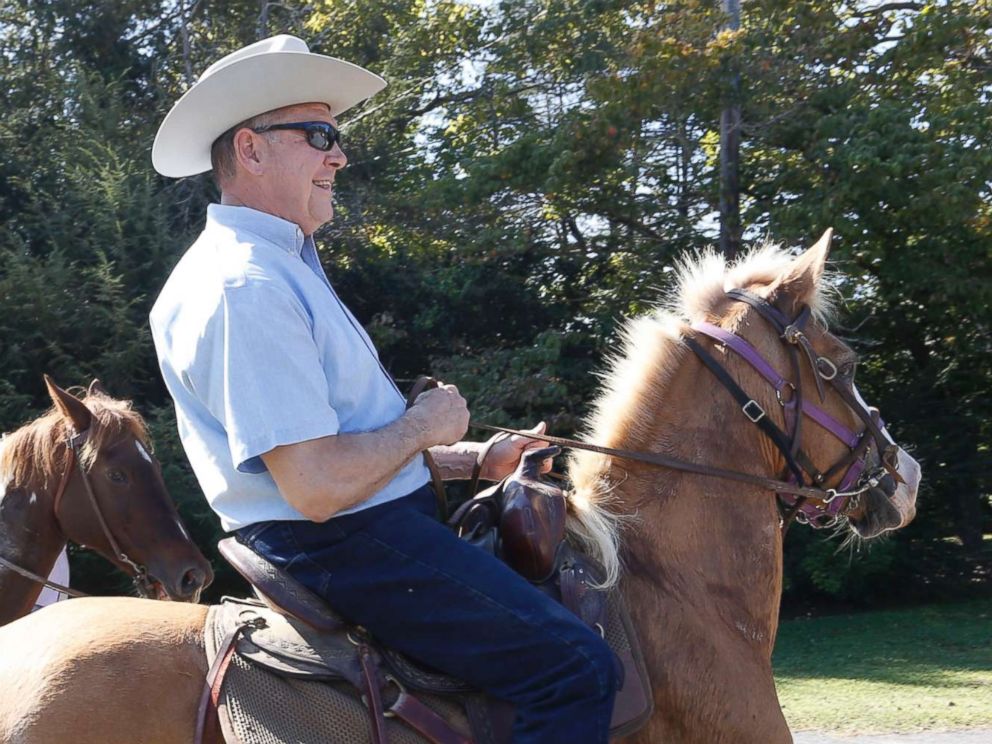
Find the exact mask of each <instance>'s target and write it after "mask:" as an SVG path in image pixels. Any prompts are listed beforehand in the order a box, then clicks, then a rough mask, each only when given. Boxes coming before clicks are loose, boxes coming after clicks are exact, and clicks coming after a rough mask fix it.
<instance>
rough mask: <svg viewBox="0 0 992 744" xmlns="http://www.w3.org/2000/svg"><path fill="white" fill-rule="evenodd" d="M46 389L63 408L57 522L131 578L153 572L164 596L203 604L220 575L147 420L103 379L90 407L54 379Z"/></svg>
mask: <svg viewBox="0 0 992 744" xmlns="http://www.w3.org/2000/svg"><path fill="white" fill-rule="evenodd" d="M45 383H46V384H47V386H48V392H49V395H50V396H51V398H52V402H53V403H54V404H55V408H54V409H53V410H52V411H51V412H50V413H49V414H48V418H49V419H51V424H52V425H51V432H52V433H51V436H50V437H49V438H48V441H49V443H50V445H49V446H50V448H51V450H50V455H51V456H50V460H51V461H52V467H53V470H54V471H55V472H53V473H52V475H54V476H55V477H56V479H62V481H61V486H60V492H59V494H58V496H57V497H56V503H55V505H54V507H55V518H56V520H57V521H58V525H59V527H60V529H61V530H62V532H63V533H64V535H65V537H66V538H67V539H69V540H71V541H73V542H75V543H77V544H79V545H85V546H86V547H89V548H92V549H93V550H95V551H96V552H98V553H100V554H101V555H103V556H104V557H105V558H106V559H107V560H109V561H110V562H111V563H113V564H115V565H116V566H118V567H119V568H120V569H121V570H123V571H125V572H127V573H129V574H131V575H134V574H135V573H136V571H138V572H140V571H142V570H147V575H148V579H149V580H150V581H151V582H152V585H153V587H154V590H155V591H156V592H157V594H158V595H159V597H162V598H164V597H168V598H170V599H175V600H182V601H194V602H195V601H197V600H198V599H199V595H200V592H201V591H202V590H203V589H204V587H206V586H208V585H209V584H210V582H211V581H212V580H213V571H212V569H211V567H210V563H209V562H208V561H207V559H206V558H204V556H203V554H202V553H201V552H200V550H199V549H198V548H197V547H196V545H194V544H193V541H192V540H191V538H190V536H189V534H188V533H187V531H186V528H185V527H184V526H183V523H182V521H181V520H180V518H179V514H178V512H177V511H176V507H175V504H174V503H173V501H172V499H171V498H170V497H169V494H168V491H167V490H166V487H165V483H164V481H163V480H162V470H161V467H160V465H159V463H158V460H156V459H155V456H154V455H153V454H152V452H151V447H150V445H149V440H148V435H147V431H146V429H145V425H144V422H143V421H142V419H141V417H140V416H139V415H138V414H137V413H136V412H135V411H133V410H132V409H131V405H130V403H129V402H126V401H120V400H116V399H114V398H112V397H110V396H109V395H108V394H107V393H106V392H105V391H104V390H103V388H102V387H101V385H100V383H99V382H98V381H97V380H94V381H93V383H92V384H91V385H90V387H89V390H88V392H87V394H86V396H85V400H80V399H79V398H77V397H75V396H74V395H72V394H70V393H68V392H66V391H65V390H63V389H62V388H60V387H59V386H58V385H56V384H55V383H54V382H53V381H52V380H51V378H49V377H48V376H47V375H46V376H45ZM73 437H76V440H75V441H76V442H77V443H78V449H77V451H78V460H79V462H78V464H76V465H74V464H73V462H72V461H73V459H76V458H74V457H73V455H72V453H71V452H70V444H69V442H70V440H72V439H73ZM56 482H60V481H59V480H56ZM94 502H95V504H94ZM115 543H116V547H115Z"/></svg>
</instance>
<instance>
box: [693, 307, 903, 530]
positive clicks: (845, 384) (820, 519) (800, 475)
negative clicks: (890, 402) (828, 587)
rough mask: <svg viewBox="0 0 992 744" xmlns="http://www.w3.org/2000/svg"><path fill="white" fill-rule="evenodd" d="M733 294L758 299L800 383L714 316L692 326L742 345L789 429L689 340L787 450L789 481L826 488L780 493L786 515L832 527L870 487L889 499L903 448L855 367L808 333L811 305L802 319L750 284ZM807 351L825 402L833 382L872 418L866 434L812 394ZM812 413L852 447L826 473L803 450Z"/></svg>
mask: <svg viewBox="0 0 992 744" xmlns="http://www.w3.org/2000/svg"><path fill="white" fill-rule="evenodd" d="M727 296H728V297H730V298H731V299H733V300H736V301H739V302H744V303H746V304H748V305H750V306H751V307H752V308H754V310H756V311H757V313H758V314H759V315H760V316H761V317H762V318H763V319H764V320H765V321H767V322H768V323H769V324H770V325H771V326H772V327H773V328H774V329H775V330H776V332H777V333H778V334H779V338H780V339H781V340H782V342H783V343H784V344H785V346H786V349H787V350H788V353H789V358H790V362H791V366H792V374H793V379H794V380H795V382H790V381H787V380H786V379H784V378H783V377H782V376H781V375H780V374H778V372H776V371H775V369H774V368H773V367H772V366H771V365H770V364H769V363H768V362H767V361H766V360H765V359H764V358H763V357H762V356H761V354H760V353H759V352H758V351H757V350H756V349H755V348H754V347H753V346H751V344H749V343H748V342H747V341H746V340H744V339H743V338H741V337H740V336H738V335H736V334H733V333H730V332H729V331H727V330H725V329H723V328H720V327H719V326H715V325H713V324H711V323H706V322H697V323H694V324H693V325H692V329H693V330H694V331H696V332H697V333H700V334H702V335H705V336H708V337H709V338H711V339H713V340H714V341H715V342H717V343H718V344H721V345H722V346H724V347H725V348H727V349H730V350H733V351H734V352H736V353H737V354H738V355H739V356H740V357H742V358H743V359H744V360H745V361H747V362H748V364H750V365H751V366H752V367H753V368H754V369H755V370H756V371H757V372H758V373H759V374H760V375H761V376H762V377H763V378H764V379H765V380H767V381H768V382H769V383H770V384H771V385H772V387H773V388H774V389H775V397H776V399H777V400H778V403H779V405H780V406H781V407H782V409H783V415H784V419H785V424H786V431H783V430H782V429H780V428H779V427H778V426H777V425H776V424H775V423H774V422H772V421H771V419H770V417H768V415H767V414H766V412H765V411H764V409H763V408H762V407H761V406H760V405H759V404H758V403H757V401H755V400H754V398H752V397H751V396H749V395H747V393H745V392H744V391H743V390H742V389H741V388H740V386H739V385H737V383H736V382H735V381H734V380H733V378H731V376H730V375H729V373H727V371H726V370H725V369H724V368H723V367H722V366H721V365H720V364H719V362H717V361H716V359H714V358H713V356H712V355H711V354H709V352H707V351H705V350H704V349H703V347H702V346H700V344H699V343H698V342H697V341H696V340H695V339H693V338H688V337H687V338H686V339H685V342H686V344H687V345H688V346H689V348H690V349H692V351H693V352H695V354H696V355H697V356H698V357H699V358H700V360H701V361H702V362H703V364H704V365H706V367H707V368H708V369H709V370H710V371H711V372H712V373H713V374H714V375H715V376H716V377H717V379H719V380H720V382H721V383H722V384H723V385H724V387H726V388H727V390H728V391H729V392H730V393H731V395H733V396H734V398H735V399H736V400H737V401H738V403H740V404H741V411H742V412H743V413H744V415H745V416H746V417H747V418H748V419H749V420H750V421H751V422H752V423H754V424H755V425H757V426H758V427H759V428H760V429H761V430H762V432H764V433H765V435H766V436H768V438H769V439H770V440H771V441H772V442H773V443H774V444H775V446H776V448H777V449H778V450H779V452H781V454H782V456H783V457H784V459H785V462H786V466H787V468H788V470H789V473H790V477H789V481H790V482H793V483H798V484H800V485H806V484H807V483H809V484H811V485H813V486H814V487H817V488H822V489H823V492H822V495H821V496H819V497H815V498H809V497H807V496H805V495H795V494H791V493H788V492H779V493H778V496H779V500H780V503H781V504H782V506H783V516H784V518H785V521H786V522H787V521H788V520H789V519H791V518H793V517H795V518H796V520H797V521H799V522H802V523H806V524H809V525H811V526H812V527H816V528H823V527H830V526H832V525H833V524H835V523H836V522H837V520H838V519H839V518H840V517H842V516H845V515H847V514H849V513H850V512H852V511H853V510H854V509H856V508H857V507H858V504H859V502H860V499H861V496H862V495H863V494H864V493H867V492H869V491H874V490H877V491H880V492H881V493H882V494H883V495H884V497H885V498H891V497H892V495H893V494H894V493H895V490H896V488H897V485H898V483H899V482H901V481H902V479H901V478H900V476H899V474H898V451H899V448H898V447H897V446H896V445H895V444H893V443H892V441H891V440H890V439H889V438H888V437H887V436H886V435H885V433H884V431H883V429H884V426H885V425H884V423H883V422H882V420H881V418H880V417H879V413H878V410H877V409H869V408H866V407H865V406H864V405H863V404H862V403H861V401H860V400H859V398H858V395H857V393H856V392H855V389H854V379H853V367H852V369H851V371H850V372H849V373H841V372H840V370H839V369H838V367H837V365H836V364H835V363H834V362H833V360H831V359H829V358H828V357H825V356H820V355H819V354H817V352H816V350H815V349H814V348H813V345H812V343H811V342H810V340H809V338H808V336H807V335H806V324H807V323H808V322H809V319H810V317H811V315H812V313H811V311H810V308H809V307H808V306H803V307H802V309H801V310H800V311H799V314H798V315H797V316H796V318H795V319H793V320H791V321H790V320H789V319H788V318H786V317H785V315H783V314H782V312H781V311H779V310H778V308H776V307H775V306H773V305H772V304H771V303H769V302H768V301H766V300H765V299H763V298H761V297H759V296H757V295H755V294H753V293H751V292H748V291H747V290H744V289H731V290H728V291H727ZM804 358H805V359H806V360H807V361H808V362H809V364H810V367H811V369H812V372H813V379H814V381H815V383H816V387H817V392H818V394H819V398H820V403H823V402H824V400H825V399H826V391H825V389H824V382H826V383H829V385H830V386H831V387H832V388H833V390H834V391H836V393H837V394H838V395H839V396H840V398H841V400H842V401H843V402H844V403H845V405H847V407H848V408H849V409H850V410H851V411H852V412H853V413H854V414H855V415H856V416H857V417H858V418H859V419H860V420H861V421H862V423H864V429H862V431H861V432H860V433H858V432H854V431H851V430H850V429H849V428H847V427H846V426H845V425H844V424H842V423H840V422H839V421H837V420H836V419H835V418H834V417H832V416H831V415H830V414H828V413H827V412H826V411H824V410H823V409H822V408H820V407H819V406H817V405H816V404H815V403H813V402H811V401H810V400H809V399H808V398H807V397H805V396H804V394H803V387H802V375H801V371H802V370H801V367H802V360H803V359H804ZM786 390H791V394H790V393H786ZM806 418H809V419H810V420H811V421H813V422H815V423H816V424H817V425H819V426H820V427H822V428H823V429H826V430H827V431H828V432H829V433H830V434H832V435H833V436H834V437H836V438H837V439H839V440H840V441H841V442H843V443H844V444H845V445H846V446H847V447H848V449H849V450H850V451H849V453H848V454H847V456H845V457H843V458H841V460H839V461H838V462H837V463H835V464H834V465H832V466H831V467H830V468H828V469H827V470H826V471H824V472H821V471H820V470H818V469H817V468H816V466H815V465H813V463H812V461H811V460H810V458H809V457H808V456H807V455H806V453H805V452H804V451H803V449H802V431H803V421H804V419H806ZM873 454H874V456H873ZM840 473H843V475H842V476H841V477H840V481H839V482H838V485H837V486H836V487H834V488H823V485H824V484H825V483H829V482H831V481H832V480H835V479H836V477H837V476H838V474H840Z"/></svg>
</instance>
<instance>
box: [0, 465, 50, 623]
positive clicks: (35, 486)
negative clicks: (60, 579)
mask: <svg viewBox="0 0 992 744" xmlns="http://www.w3.org/2000/svg"><path fill="white" fill-rule="evenodd" d="M53 501H54V494H53V493H51V492H50V490H49V489H47V488H45V487H44V485H43V484H42V483H40V482H35V481H32V482H26V483H23V484H17V483H8V484H7V485H6V486H5V487H4V488H3V491H2V496H0V556H3V557H4V558H5V559H6V560H8V561H10V562H11V563H14V564H15V565H17V566H19V567H21V568H23V569H26V570H28V571H31V572H33V573H35V574H38V575H39V576H48V574H49V573H50V572H51V570H52V567H53V566H54V565H55V561H56V559H57V558H58V555H59V552H60V551H61V550H62V548H64V547H65V538H64V537H63V535H62V532H61V530H60V529H59V528H58V525H57V524H56V522H55V509H54V503H53ZM41 589H42V585H41V584H39V583H37V582H35V581H32V580H31V579H27V578H25V577H23V576H21V575H20V574H18V573H16V572H15V571H13V570H11V569H9V568H6V567H5V566H0V597H3V602H2V603H0V625H2V624H4V623H7V622H10V621H11V620H14V619H16V618H18V617H21V616H22V615H25V614H27V613H28V612H30V610H31V608H32V607H33V605H34V602H35V600H36V599H37V598H38V595H39V594H40V593H41Z"/></svg>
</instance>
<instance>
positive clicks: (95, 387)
mask: <svg viewBox="0 0 992 744" xmlns="http://www.w3.org/2000/svg"><path fill="white" fill-rule="evenodd" d="M86 394H87V395H102V396H104V397H106V398H109V397H110V393H108V392H107V391H106V390H105V389H104V387H103V385H102V384H101V382H100V380H98V379H97V378H95V377H94V378H93V382H91V383H90V386H89V389H88V390H87V391H86Z"/></svg>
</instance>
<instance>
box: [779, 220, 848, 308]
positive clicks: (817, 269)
mask: <svg viewBox="0 0 992 744" xmlns="http://www.w3.org/2000/svg"><path fill="white" fill-rule="evenodd" d="M833 235H834V231H833V228H829V227H828V228H827V230H826V231H825V232H824V233H823V235H821V236H820V239H819V240H818V241H816V244H815V245H813V247H812V248H810V249H809V250H807V251H806V252H805V253H803V254H802V255H801V256H799V257H798V258H797V259H796V260H795V261H793V262H792V263H791V264H790V265H789V268H788V269H787V270H786V271H785V273H784V274H783V275H782V276H781V277H780V278H779V280H778V281H777V282H776V286H775V304H777V305H779V307H780V308H781V309H782V310H783V311H784V312H785V314H786V315H787V316H788V317H790V318H791V317H794V316H795V315H796V313H798V312H799V309H800V308H801V307H802V306H803V305H809V304H811V303H812V300H813V298H814V297H815V296H816V291H817V287H818V286H819V284H820V279H822V278H823V272H824V270H825V269H826V265H827V256H828V254H829V253H830V243H831V241H832V240H833Z"/></svg>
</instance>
